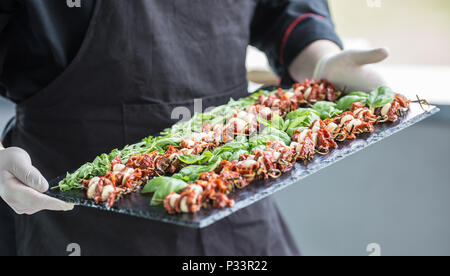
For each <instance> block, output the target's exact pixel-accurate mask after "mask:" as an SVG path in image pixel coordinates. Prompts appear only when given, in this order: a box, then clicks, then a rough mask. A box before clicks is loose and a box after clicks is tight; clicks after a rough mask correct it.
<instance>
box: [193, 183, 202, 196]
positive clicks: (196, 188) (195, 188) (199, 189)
mask: <svg viewBox="0 0 450 276" xmlns="http://www.w3.org/2000/svg"><path fill="white" fill-rule="evenodd" d="M191 190H192V191H194V192H195V193H196V194H198V195H199V194H201V193H203V188H202V186H200V185H192V186H191Z"/></svg>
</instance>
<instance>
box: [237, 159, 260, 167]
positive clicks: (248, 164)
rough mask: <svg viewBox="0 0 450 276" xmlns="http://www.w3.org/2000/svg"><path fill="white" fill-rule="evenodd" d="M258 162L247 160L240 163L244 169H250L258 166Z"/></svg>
mask: <svg viewBox="0 0 450 276" xmlns="http://www.w3.org/2000/svg"><path fill="white" fill-rule="evenodd" d="M257 163H258V162H256V161H255V160H245V161H242V162H240V164H241V166H242V167H244V168H250V167H252V166H254V165H256V164H257Z"/></svg>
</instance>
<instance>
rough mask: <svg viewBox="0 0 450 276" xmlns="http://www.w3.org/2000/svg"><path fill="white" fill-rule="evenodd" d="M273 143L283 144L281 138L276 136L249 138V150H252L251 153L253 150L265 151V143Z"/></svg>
mask: <svg viewBox="0 0 450 276" xmlns="http://www.w3.org/2000/svg"><path fill="white" fill-rule="evenodd" d="M274 141H282V142H284V141H283V140H282V139H281V137H279V136H276V135H268V134H260V135H255V136H253V137H252V138H250V145H251V149H252V151H253V150H254V149H255V148H262V149H265V148H266V145H267V142H274Z"/></svg>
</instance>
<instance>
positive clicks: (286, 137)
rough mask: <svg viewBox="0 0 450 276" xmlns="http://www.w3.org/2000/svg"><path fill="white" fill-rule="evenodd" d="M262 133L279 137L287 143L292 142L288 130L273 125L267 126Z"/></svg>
mask: <svg viewBox="0 0 450 276" xmlns="http://www.w3.org/2000/svg"><path fill="white" fill-rule="evenodd" d="M261 134H262V135H269V136H275V137H278V138H279V139H278V140H281V141H283V142H284V144H285V145H289V144H290V143H291V137H289V135H287V133H286V132H284V131H282V130H279V129H276V128H273V127H266V128H265V129H264V130H263V131H262V133H261Z"/></svg>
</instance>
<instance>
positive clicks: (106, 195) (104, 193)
mask: <svg viewBox="0 0 450 276" xmlns="http://www.w3.org/2000/svg"><path fill="white" fill-rule="evenodd" d="M111 193H114V187H113V186H112V185H108V186H105V187H104V188H103V191H102V201H103V202H104V201H107V200H108V198H109V196H110V195H111Z"/></svg>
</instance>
